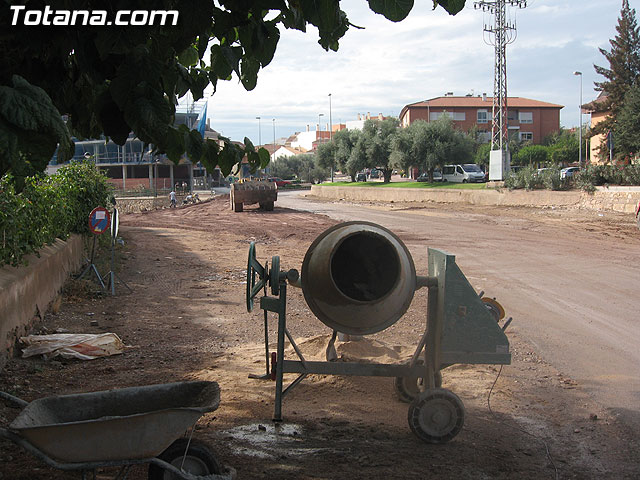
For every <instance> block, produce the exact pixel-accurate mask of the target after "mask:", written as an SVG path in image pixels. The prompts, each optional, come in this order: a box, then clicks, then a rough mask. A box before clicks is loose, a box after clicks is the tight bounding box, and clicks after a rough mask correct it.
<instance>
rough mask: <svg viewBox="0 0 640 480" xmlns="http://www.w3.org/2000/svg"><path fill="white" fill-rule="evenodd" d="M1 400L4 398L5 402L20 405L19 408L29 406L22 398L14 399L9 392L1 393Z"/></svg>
mask: <svg viewBox="0 0 640 480" xmlns="http://www.w3.org/2000/svg"><path fill="white" fill-rule="evenodd" d="M0 398H2V399H4V400H8V401H10V402H11V403H14V404H16V405H18V406H19V407H26V406H27V405H29V402H25V401H24V400H22V399H21V398H18V397H14V396H13V395H11V394H9V393H7V392H0Z"/></svg>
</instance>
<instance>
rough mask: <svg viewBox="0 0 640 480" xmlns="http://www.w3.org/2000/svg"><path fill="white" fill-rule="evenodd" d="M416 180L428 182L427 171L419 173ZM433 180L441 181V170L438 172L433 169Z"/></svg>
mask: <svg viewBox="0 0 640 480" xmlns="http://www.w3.org/2000/svg"><path fill="white" fill-rule="evenodd" d="M416 181H417V182H428V181H429V174H428V173H427V172H424V173H421V174H420V176H419V177H418V178H416ZM433 181H434V182H441V181H442V172H440V170H434V171H433Z"/></svg>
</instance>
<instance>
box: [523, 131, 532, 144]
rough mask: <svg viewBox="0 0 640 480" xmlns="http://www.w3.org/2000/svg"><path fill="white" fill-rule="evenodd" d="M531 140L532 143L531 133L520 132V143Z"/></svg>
mask: <svg viewBox="0 0 640 480" xmlns="http://www.w3.org/2000/svg"><path fill="white" fill-rule="evenodd" d="M526 140H531V141H533V132H520V141H523V142H524V141H526Z"/></svg>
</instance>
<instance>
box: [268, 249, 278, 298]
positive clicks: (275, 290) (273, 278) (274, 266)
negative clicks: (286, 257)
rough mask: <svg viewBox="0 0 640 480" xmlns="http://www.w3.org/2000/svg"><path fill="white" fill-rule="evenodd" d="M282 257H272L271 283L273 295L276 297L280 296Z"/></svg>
mask: <svg viewBox="0 0 640 480" xmlns="http://www.w3.org/2000/svg"><path fill="white" fill-rule="evenodd" d="M279 276H280V257H278V256H273V257H271V270H270V271H269V283H271V293H272V294H273V295H275V296H276V297H277V296H278V295H280V279H279V278H278V277H279Z"/></svg>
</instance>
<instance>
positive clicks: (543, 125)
mask: <svg viewBox="0 0 640 480" xmlns="http://www.w3.org/2000/svg"><path fill="white" fill-rule="evenodd" d="M492 107H493V98H492V97H487V95H486V94H484V95H482V96H480V95H478V96H472V95H467V96H464V97H458V96H454V95H453V94H447V95H445V96H443V97H436V98H431V99H429V100H424V101H422V102H416V103H411V104H409V105H405V106H404V107H403V108H402V110H401V111H400V116H399V120H400V125H401V126H403V127H406V126H409V125H410V124H411V123H413V122H415V121H416V120H424V121H426V122H432V121H434V120H437V119H438V118H440V117H442V116H443V115H448V116H449V117H450V118H451V119H452V120H453V122H454V124H455V125H456V126H457V127H458V128H459V129H460V130H463V131H468V130H470V129H471V128H472V127H475V126H477V127H478V130H479V131H480V132H481V133H482V134H484V137H485V140H486V141H487V142H488V141H490V140H491V122H492V110H493V108H492ZM562 108H563V106H562V105H556V104H553V103H547V102H542V101H540V100H531V99H529V98H522V97H508V99H507V117H508V126H509V136H510V137H511V138H516V139H517V140H522V141H525V140H527V141H530V142H532V143H534V144H539V143H542V140H543V139H544V138H545V137H546V136H547V135H549V134H551V133H553V132H555V131H557V130H559V129H560V109H562Z"/></svg>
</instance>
